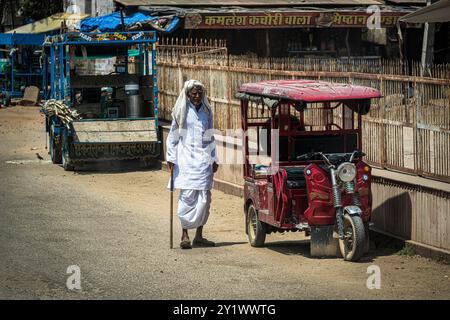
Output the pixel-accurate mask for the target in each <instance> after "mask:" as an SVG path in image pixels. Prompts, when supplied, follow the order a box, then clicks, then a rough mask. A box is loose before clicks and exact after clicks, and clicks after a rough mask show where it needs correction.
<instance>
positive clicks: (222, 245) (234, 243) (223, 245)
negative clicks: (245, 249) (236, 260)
mask: <svg viewBox="0 0 450 320" xmlns="http://www.w3.org/2000/svg"><path fill="white" fill-rule="evenodd" d="M246 243H247V242H216V247H229V246H235V245H239V244H246Z"/></svg>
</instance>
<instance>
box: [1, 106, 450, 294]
mask: <svg viewBox="0 0 450 320" xmlns="http://www.w3.org/2000/svg"><path fill="white" fill-rule="evenodd" d="M44 130H45V129H44V124H43V118H42V116H41V115H40V114H39V112H38V109H37V108H34V107H28V108H26V107H13V108H8V109H0V176H1V180H0V181H1V183H0V256H1V258H0V299H26V298H31V299H60V298H62V299H104V298H113V299H333V298H339V299H450V278H449V277H450V266H449V265H444V264H441V263H437V262H434V261H430V260H428V259H425V258H421V257H410V256H404V255H399V254H397V253H396V251H398V250H394V249H390V248H389V247H378V248H372V249H371V251H370V253H369V254H368V256H367V257H365V258H364V259H363V260H362V261H361V262H359V263H348V262H344V261H342V260H341V259H312V258H311V257H310V256H309V244H308V242H307V241H304V240H301V238H300V234H298V233H297V234H286V235H277V236H274V235H270V236H268V238H267V246H266V247H265V248H259V249H256V248H251V247H250V246H249V244H248V242H247V238H246V235H245V232H244V231H243V219H242V199H240V198H237V197H233V196H228V195H226V194H224V193H221V192H216V191H215V192H213V204H212V212H211V216H210V220H209V222H208V224H207V227H206V228H205V235H206V236H207V237H208V238H209V239H211V240H214V241H216V242H217V244H218V246H217V247H215V248H207V249H203V248H195V249H192V250H180V249H178V248H176V249H174V250H170V249H169V196H170V195H169V193H168V192H167V190H166V189H165V186H166V184H167V180H168V175H167V173H166V172H164V171H159V170H144V171H143V170H139V169H138V168H137V167H136V166H135V165H133V164H127V166H126V168H117V166H118V164H109V165H108V166H107V169H108V170H105V169H103V170H102V171H96V170H95V169H99V168H95V167H90V168H87V169H90V170H89V171H87V172H77V173H75V174H74V173H68V172H65V171H64V170H63V169H62V168H61V167H60V166H58V165H53V164H51V163H49V161H48V160H49V156H48V154H47V153H46V150H45V134H44ZM35 148H36V150H32V149H35ZM36 153H39V154H40V155H41V156H42V157H44V160H43V161H39V160H38V159H37V156H36ZM16 160H19V161H16ZM23 160H30V161H23ZM7 161H13V163H10V162H7ZM14 161H16V162H14ZM175 222H176V223H175V235H176V238H175V244H176V245H177V244H178V240H179V232H180V229H179V226H178V223H177V220H176V217H175ZM70 265H78V266H79V267H80V269H81V278H82V283H81V285H82V290H81V291H69V290H68V289H67V288H66V280H67V277H68V276H69V275H68V274H66V270H67V268H68V266H70ZM371 265H377V266H379V267H380V269H381V289H379V290H376V289H374V290H369V289H368V288H367V287H366V280H367V278H368V276H369V275H368V274H367V273H366V272H367V268H368V267H369V266H371Z"/></svg>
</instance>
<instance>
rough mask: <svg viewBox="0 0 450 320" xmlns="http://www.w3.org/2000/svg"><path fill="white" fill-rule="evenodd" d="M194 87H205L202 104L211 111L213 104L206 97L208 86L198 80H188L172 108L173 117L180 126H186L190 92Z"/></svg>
mask: <svg viewBox="0 0 450 320" xmlns="http://www.w3.org/2000/svg"><path fill="white" fill-rule="evenodd" d="M194 87H201V88H202V89H203V97H202V105H203V106H204V107H205V108H206V109H207V112H211V106H210V105H209V101H208V98H207V97H206V88H205V86H204V85H203V83H201V82H200V81H198V80H188V81H186V82H185V83H184V86H183V89H182V90H181V92H180V95H179V96H178V98H177V101H176V102H175V106H174V107H173V109H172V119H173V120H175V122H176V123H177V125H178V127H179V128H184V127H185V122H186V116H187V114H188V108H189V107H188V102H189V98H188V92H189V91H190V90H191V89H192V88H194Z"/></svg>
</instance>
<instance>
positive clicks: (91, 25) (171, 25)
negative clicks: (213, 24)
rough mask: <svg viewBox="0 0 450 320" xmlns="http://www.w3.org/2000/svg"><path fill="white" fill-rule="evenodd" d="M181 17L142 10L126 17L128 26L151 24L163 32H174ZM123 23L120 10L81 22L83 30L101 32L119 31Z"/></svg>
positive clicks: (81, 29)
mask: <svg viewBox="0 0 450 320" xmlns="http://www.w3.org/2000/svg"><path fill="white" fill-rule="evenodd" d="M179 21H180V18H178V17H157V16H150V15H146V14H143V13H141V12H137V13H134V14H132V15H129V16H125V17H124V23H125V27H126V28H128V29H129V28H132V27H134V26H136V25H139V24H140V25H150V26H151V27H153V28H154V29H156V30H158V31H162V32H167V33H169V32H172V31H173V30H175V28H176V27H177V25H178V23H179ZM121 25H122V19H121V16H120V12H114V13H111V14H108V15H105V16H101V17H95V18H86V19H84V20H82V21H81V23H80V31H81V32H91V31H94V30H98V31H100V32H112V31H119V30H120V28H121Z"/></svg>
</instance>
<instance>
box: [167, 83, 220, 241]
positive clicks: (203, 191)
mask: <svg viewBox="0 0 450 320" xmlns="http://www.w3.org/2000/svg"><path fill="white" fill-rule="evenodd" d="M172 118H173V120H172V125H171V128H170V133H169V136H168V137H167V154H166V159H167V163H168V165H169V168H170V169H171V170H172V169H173V177H174V181H173V183H174V187H175V188H176V189H180V198H179V200H178V217H179V218H180V221H181V227H182V229H183V233H182V236H181V243H180V247H181V248H182V249H190V248H191V247H192V246H191V241H190V240H189V234H188V230H189V229H197V230H196V233H195V237H194V240H193V242H192V243H193V245H194V246H203V247H212V246H214V245H215V244H214V242H212V241H209V240H207V239H205V238H204V237H203V226H204V225H205V224H206V222H207V220H208V217H209V208H210V204H211V191H210V190H211V189H212V186H213V175H214V173H215V172H216V171H217V168H218V164H217V162H218V161H217V157H216V148H215V142H214V135H213V134H212V130H213V117H212V110H211V106H210V105H209V102H208V99H207V98H206V94H205V86H204V85H203V84H202V83H201V82H199V81H197V80H189V81H186V82H185V84H184V87H183V89H182V91H181V93H180V95H179V97H178V99H177V101H176V103H175V106H174V108H173V111H172Z"/></svg>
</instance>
